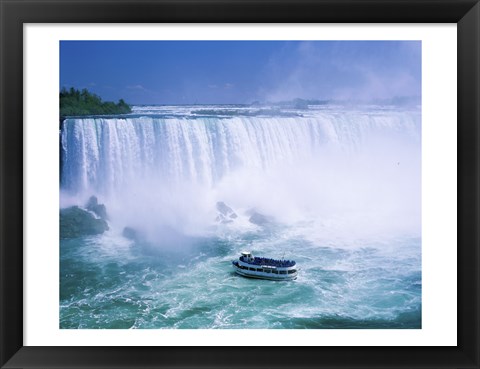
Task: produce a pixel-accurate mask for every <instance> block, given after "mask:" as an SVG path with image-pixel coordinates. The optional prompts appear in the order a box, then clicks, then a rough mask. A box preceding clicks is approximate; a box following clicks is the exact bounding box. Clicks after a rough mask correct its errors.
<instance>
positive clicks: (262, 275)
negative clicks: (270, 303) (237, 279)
mask: <svg viewBox="0 0 480 369" xmlns="http://www.w3.org/2000/svg"><path fill="white" fill-rule="evenodd" d="M233 268H234V269H235V272H236V273H237V274H239V275H241V276H243V277H247V278H255V279H267V280H270V281H291V280H294V279H296V278H297V276H298V272H295V273H292V274H277V275H274V274H273V273H266V272H258V271H250V270H245V269H242V268H240V267H239V265H238V263H233Z"/></svg>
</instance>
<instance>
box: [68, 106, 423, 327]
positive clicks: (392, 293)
mask: <svg viewBox="0 0 480 369" xmlns="http://www.w3.org/2000/svg"><path fill="white" fill-rule="evenodd" d="M272 111H273V110H272V109H270V110H269V113H268V114H265V110H264V111H263V112H262V111H260V110H259V109H258V107H245V106H193V107H191V106H190V107H187V106H180V107H177V106H170V107H168V106H161V107H156V106H154V107H135V108H134V111H133V113H132V115H130V116H124V117H109V118H95V117H92V118H83V119H67V120H66V121H65V122H64V124H63V127H62V132H61V149H62V150H61V152H62V154H61V155H62V157H61V161H62V173H61V192H62V199H61V202H62V206H69V205H72V204H83V203H85V202H86V200H87V199H88V197H89V196H91V195H93V194H95V195H97V196H98V198H99V201H100V202H102V203H105V205H106V206H107V212H108V214H109V223H110V224H109V225H110V230H109V231H107V232H106V233H104V234H103V235H100V236H95V237H84V238H79V239H72V240H62V241H61V250H60V252H61V277H60V285H61V301H60V305H61V309H60V320H61V321H60V325H61V327H62V328H221V329H224V328H236V329H238V328H420V327H421V319H420V317H421V223H420V217H421V211H420V210H421V209H420V173H421V171H420V168H421V162H420V149H421V147H420V143H421V123H420V113H419V111H417V110H398V109H392V108H385V107H368V108H365V107H364V108H361V109H358V108H355V109H353V108H352V109H345V108H344V107H338V106H321V107H317V108H310V109H307V110H301V111H300V110H299V111H295V110H289V111H282V112H281V114H277V115H275V114H273V113H272ZM207 113H208V114H207ZM217 201H223V202H225V203H226V204H228V206H230V207H231V208H232V209H233V210H234V211H235V213H236V214H237V218H235V219H234V220H233V222H231V223H227V224H221V223H219V222H218V221H216V220H215V219H216V217H217V216H218V211H217V210H216V208H215V204H216V202H217ZM254 212H259V213H261V214H265V215H266V216H267V217H268V219H269V220H268V222H267V223H266V224H263V225H256V224H253V223H252V222H250V221H249V219H250V216H251V215H252V214H253V213H254ZM125 226H129V227H133V228H135V229H136V230H138V231H139V232H140V233H141V234H142V237H141V238H140V239H137V240H135V241H132V240H127V239H125V238H124V237H123V236H122V230H123V227H125ZM245 249H248V250H250V251H252V252H253V253H254V254H255V255H257V256H266V257H273V258H280V257H282V256H285V258H286V259H295V260H296V261H297V264H298V265H299V266H300V268H301V270H300V273H299V277H298V279H297V280H296V281H293V282H272V281H263V280H250V279H246V278H242V277H240V276H237V275H235V274H234V273H233V269H232V267H231V261H232V260H233V259H236V258H237V257H238V255H239V253H240V251H242V250H245Z"/></svg>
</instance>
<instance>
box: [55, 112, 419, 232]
mask: <svg viewBox="0 0 480 369" xmlns="http://www.w3.org/2000/svg"><path fill="white" fill-rule="evenodd" d="M420 148H421V118H420V113H419V112H418V111H397V110H382V109H377V110H374V111H373V112H372V111H368V112H365V111H361V110H358V111H355V110H346V111H344V110H342V109H330V110H327V111H316V112H313V113H310V114H308V115H301V114H297V115H295V116H291V115H289V116H281V115H279V116H251V115H238V116H231V117H225V116H219V115H215V114H211V115H205V116H193V115H191V116H189V115H178V116H175V115H165V116H160V115H142V114H138V115H132V116H126V117H120V116H118V117H109V118H75V119H74V118H71V119H66V120H65V121H64V123H63V125H62V130H61V162H62V166H61V167H62V170H61V174H60V185H61V190H62V193H66V194H69V196H77V198H82V199H85V198H87V197H88V196H90V195H92V194H96V195H97V196H99V198H101V199H104V200H105V201H106V202H107V205H108V208H109V209H110V212H111V213H112V212H115V213H116V214H117V217H116V218H117V219H119V218H121V219H122V221H123V222H124V224H129V225H132V224H134V223H136V224H137V225H138V224H140V223H141V224H142V225H144V224H145V222H146V219H149V218H151V217H155V219H156V222H160V223H162V222H163V223H168V224H169V225H171V226H178V225H181V227H185V226H186V225H189V224H197V223H198V222H201V221H203V220H205V219H213V218H214V215H212V214H211V212H210V211H211V209H212V208H213V207H214V204H215V202H216V201H226V202H227V203H228V204H229V205H231V206H234V207H237V208H238V207H241V208H244V209H247V208H257V209H262V210H263V211H265V212H269V213H271V214H275V215H277V216H279V217H281V216H284V217H285V216H287V215H290V216H293V215H295V214H305V213H306V212H310V213H312V212H313V213H314V214H316V215H321V216H326V215H331V214H334V213H335V214H339V213H340V214H341V213H342V212H343V213H349V214H351V213H352V212H355V211H357V212H358V211H359V210H361V211H362V212H363V209H371V211H372V212H373V211H376V213H378V214H379V216H380V214H383V216H386V215H385V214H390V213H389V212H385V211H384V210H385V209H386V208H388V209H395V211H396V213H395V214H397V215H398V214H401V215H402V216H405V217H406V218H408V217H410V218H412V217H411V213H415V214H416V217H413V218H415V219H417V218H418V219H419V217H420V215H419V214H420V210H419V208H420V192H421V189H420V187H421V186H420V184H421V183H420V178H421V171H420V167H421V154H420ZM406 199H407V200H406ZM82 201H83V200H82ZM405 207H407V209H405ZM399 208H401V209H402V210H401V211H399V210H398V209H399ZM127 214H128V215H127ZM114 218H115V217H114ZM127 218H128V219H127ZM151 227H152V228H154V227H155V222H152V225H151Z"/></svg>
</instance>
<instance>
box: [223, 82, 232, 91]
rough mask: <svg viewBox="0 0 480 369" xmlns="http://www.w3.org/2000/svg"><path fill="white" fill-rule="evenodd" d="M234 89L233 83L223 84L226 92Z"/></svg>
mask: <svg viewBox="0 0 480 369" xmlns="http://www.w3.org/2000/svg"><path fill="white" fill-rule="evenodd" d="M234 87H235V85H234V84H233V83H225V85H224V88H225V89H227V90H228V89H231V88H234Z"/></svg>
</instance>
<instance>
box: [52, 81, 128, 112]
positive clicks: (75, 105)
mask: <svg viewBox="0 0 480 369" xmlns="http://www.w3.org/2000/svg"><path fill="white" fill-rule="evenodd" d="M131 112H132V109H131V108H130V106H129V105H128V104H127V103H126V102H125V101H124V100H123V99H120V100H119V101H118V103H117V104H115V103H114V102H111V101H102V99H101V98H100V96H98V95H96V94H93V93H90V92H89V91H88V90H87V89H83V90H81V91H80V90H77V89H75V88H73V87H72V88H70V89H69V90H67V89H66V88H65V87H64V88H62V90H61V91H60V117H68V116H76V115H113V114H127V113H131Z"/></svg>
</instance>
